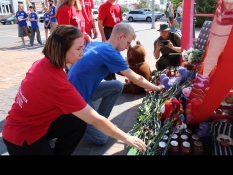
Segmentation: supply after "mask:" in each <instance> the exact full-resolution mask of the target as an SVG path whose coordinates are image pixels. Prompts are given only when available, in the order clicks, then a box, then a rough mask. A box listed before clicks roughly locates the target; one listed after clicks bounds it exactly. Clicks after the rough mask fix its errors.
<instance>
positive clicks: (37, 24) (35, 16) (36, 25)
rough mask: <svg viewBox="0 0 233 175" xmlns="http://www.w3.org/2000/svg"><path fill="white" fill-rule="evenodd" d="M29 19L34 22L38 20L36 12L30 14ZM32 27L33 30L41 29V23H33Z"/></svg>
mask: <svg viewBox="0 0 233 175" xmlns="http://www.w3.org/2000/svg"><path fill="white" fill-rule="evenodd" d="M29 18H30V19H32V20H35V19H38V15H37V13H35V12H32V13H30V14H29ZM31 27H32V28H39V22H38V21H31Z"/></svg>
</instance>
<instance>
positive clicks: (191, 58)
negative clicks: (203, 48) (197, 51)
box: [188, 53, 193, 63]
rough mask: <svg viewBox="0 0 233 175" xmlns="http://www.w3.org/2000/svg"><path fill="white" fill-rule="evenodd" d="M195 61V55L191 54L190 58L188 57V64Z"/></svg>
mask: <svg viewBox="0 0 233 175" xmlns="http://www.w3.org/2000/svg"><path fill="white" fill-rule="evenodd" d="M192 60H193V53H190V54H189V56H188V62H190V63H191V62H192Z"/></svg>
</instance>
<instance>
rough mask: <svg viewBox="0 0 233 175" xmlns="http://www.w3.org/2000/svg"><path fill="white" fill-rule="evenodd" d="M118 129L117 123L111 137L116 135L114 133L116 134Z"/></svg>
mask: <svg viewBox="0 0 233 175" xmlns="http://www.w3.org/2000/svg"><path fill="white" fill-rule="evenodd" d="M116 130H117V126H116V125H115V130H114V132H113V134H112V136H110V137H112V138H113V136H114V135H115V133H116Z"/></svg>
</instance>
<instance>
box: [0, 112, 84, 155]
mask: <svg viewBox="0 0 233 175" xmlns="http://www.w3.org/2000/svg"><path fill="white" fill-rule="evenodd" d="M86 127H87V124H86V123H85V122H84V121H82V120H81V119H79V118H78V117H76V116H74V115H73V114H63V115H61V116H60V117H58V118H57V119H56V120H55V121H53V122H52V123H51V125H50V127H49V130H48V132H47V134H46V135H45V136H43V137H42V138H40V139H39V140H37V141H36V142H34V143H32V144H30V145H28V144H27V142H26V141H25V142H24V143H23V145H22V146H18V145H15V144H13V143H10V142H8V141H7V140H5V139H4V138H3V141H4V143H5V145H6V147H7V151H8V153H9V154H10V155H71V154H72V153H73V151H74V150H75V148H76V147H77V145H78V143H79V141H80V140H81V139H82V137H83V135H84V132H85V131H86ZM55 138H56V142H55V147H54V148H51V146H50V144H49V141H48V140H51V139H55Z"/></svg>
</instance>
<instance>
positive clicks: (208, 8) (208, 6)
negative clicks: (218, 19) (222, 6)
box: [195, 0, 218, 27]
mask: <svg viewBox="0 0 233 175" xmlns="http://www.w3.org/2000/svg"><path fill="white" fill-rule="evenodd" d="M217 1H218V0H195V2H196V5H195V9H196V13H198V14H214V13H215V10H216V4H217ZM205 20H210V21H213V17H201V16H197V17H196V25H195V26H197V27H201V26H202V25H203V23H204V21H205Z"/></svg>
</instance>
